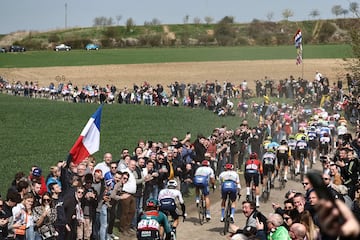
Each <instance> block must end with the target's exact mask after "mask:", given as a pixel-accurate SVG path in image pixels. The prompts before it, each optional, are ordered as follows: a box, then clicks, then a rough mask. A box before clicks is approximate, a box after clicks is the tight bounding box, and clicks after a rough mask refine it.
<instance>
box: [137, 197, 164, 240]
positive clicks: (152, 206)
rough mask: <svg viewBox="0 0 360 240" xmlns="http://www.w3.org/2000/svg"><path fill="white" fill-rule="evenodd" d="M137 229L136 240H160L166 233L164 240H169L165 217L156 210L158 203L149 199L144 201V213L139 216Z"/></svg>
mask: <svg viewBox="0 0 360 240" xmlns="http://www.w3.org/2000/svg"><path fill="white" fill-rule="evenodd" d="M139 218H140V221H139V223H138V227H137V239H138V240H160V239H162V237H161V236H163V235H164V231H165V233H166V239H167V240H168V239H170V236H171V227H170V224H169V221H168V219H167V217H166V215H165V214H164V213H163V212H161V211H159V210H158V201H157V200H156V199H153V198H149V199H148V200H147V201H146V208H145V211H144V212H143V213H142V214H141V215H140V216H139Z"/></svg>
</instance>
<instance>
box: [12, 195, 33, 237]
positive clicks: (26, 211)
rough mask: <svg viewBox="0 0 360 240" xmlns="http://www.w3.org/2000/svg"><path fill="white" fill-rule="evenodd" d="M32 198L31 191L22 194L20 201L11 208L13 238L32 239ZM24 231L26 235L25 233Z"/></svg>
mask: <svg viewBox="0 0 360 240" xmlns="http://www.w3.org/2000/svg"><path fill="white" fill-rule="evenodd" d="M33 203H34V198H33V195H32V194H31V193H26V194H24V195H23V198H22V201H21V202H20V203H18V204H17V205H16V206H15V207H13V209H12V223H11V225H12V228H13V229H14V233H15V240H25V239H34V235H33V233H34V232H33V231H32V236H31V235H30V234H31V230H30V229H32V230H33V218H32V214H31V212H32V205H33ZM27 229H28V230H27ZM26 233H27V234H28V235H26Z"/></svg>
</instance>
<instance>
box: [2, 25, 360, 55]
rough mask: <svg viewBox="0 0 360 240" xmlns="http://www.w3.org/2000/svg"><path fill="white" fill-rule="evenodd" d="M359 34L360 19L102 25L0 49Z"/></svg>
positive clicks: (6, 41)
mask: <svg viewBox="0 0 360 240" xmlns="http://www.w3.org/2000/svg"><path fill="white" fill-rule="evenodd" d="M354 27H357V28H358V29H360V21H359V19H349V18H346V19H328V20H313V21H301V22H291V21H280V22H267V21H260V20H253V21H252V22H251V23H244V24H239V23H232V22H231V21H228V19H226V18H224V19H223V20H221V21H220V22H219V23H216V24H174V25H153V24H149V25H145V26H102V27H89V28H68V29H60V30H54V31H48V32H36V31H30V32H15V33H11V34H8V35H4V36H0V46H2V47H7V46H10V45H12V44H16V45H22V46H25V47H26V48H27V49H28V50H46V49H52V48H53V47H54V46H55V45H57V44H59V43H65V44H68V45H70V46H72V48H73V49H78V48H79V49H80V48H81V49H83V48H84V46H85V45H86V44H87V43H90V42H92V43H96V44H99V45H101V46H102V47H103V48H124V47H182V46H185V47H186V46H241V45H261V46H274V45H291V44H293V36H294V34H295V32H296V31H297V29H299V28H300V29H301V30H302V34H303V42H304V43H305V44H324V43H326V44H329V43H333V44H340V43H348V42H350V37H349V34H348V32H349V30H350V29H352V28H354Z"/></svg>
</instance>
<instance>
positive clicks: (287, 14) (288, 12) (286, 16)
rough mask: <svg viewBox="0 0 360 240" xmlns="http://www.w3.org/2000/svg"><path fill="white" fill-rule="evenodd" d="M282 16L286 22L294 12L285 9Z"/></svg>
mask: <svg viewBox="0 0 360 240" xmlns="http://www.w3.org/2000/svg"><path fill="white" fill-rule="evenodd" d="M282 15H283V17H284V19H286V20H287V21H288V20H289V18H290V17H293V16H294V12H293V11H292V10H291V9H289V8H287V9H284V11H283V12H282Z"/></svg>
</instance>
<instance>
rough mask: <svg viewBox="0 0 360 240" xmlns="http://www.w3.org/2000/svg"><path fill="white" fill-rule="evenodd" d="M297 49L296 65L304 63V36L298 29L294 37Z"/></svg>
mask: <svg viewBox="0 0 360 240" xmlns="http://www.w3.org/2000/svg"><path fill="white" fill-rule="evenodd" d="M294 42H295V48H296V54H297V55H296V65H299V64H301V63H302V34H301V30H300V29H298V30H297V31H296V33H295V36H294Z"/></svg>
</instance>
